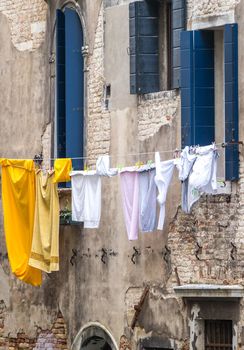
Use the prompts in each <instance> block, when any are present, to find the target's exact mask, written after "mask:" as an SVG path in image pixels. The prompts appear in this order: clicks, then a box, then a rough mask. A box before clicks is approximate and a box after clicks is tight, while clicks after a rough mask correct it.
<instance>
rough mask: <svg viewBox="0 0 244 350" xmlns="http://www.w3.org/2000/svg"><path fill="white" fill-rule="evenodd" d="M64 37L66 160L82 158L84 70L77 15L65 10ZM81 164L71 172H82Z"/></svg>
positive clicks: (73, 163)
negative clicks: (77, 170) (79, 170)
mask: <svg viewBox="0 0 244 350" xmlns="http://www.w3.org/2000/svg"><path fill="white" fill-rule="evenodd" d="M65 29H66V30H65V37H66V50H65V61H66V95H65V98H66V157H67V158H76V157H82V156H83V123H84V78H83V76H84V72H83V70H84V67H83V56H82V53H81V48H82V46H83V32H82V27H81V23H80V19H79V16H78V14H77V13H76V11H74V10H72V9H69V8H66V9H65ZM82 164H83V162H82V160H74V161H73V162H72V165H73V167H74V169H81V167H82Z"/></svg>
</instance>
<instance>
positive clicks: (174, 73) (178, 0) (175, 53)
mask: <svg viewBox="0 0 244 350" xmlns="http://www.w3.org/2000/svg"><path fill="white" fill-rule="evenodd" d="M185 17H186V4H185V0H172V6H171V18H172V28H171V30H172V48H171V51H172V69H171V81H172V88H173V89H175V88H179V87H180V35H181V32H182V31H183V30H184V29H185Z"/></svg>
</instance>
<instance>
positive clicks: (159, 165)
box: [155, 152, 175, 230]
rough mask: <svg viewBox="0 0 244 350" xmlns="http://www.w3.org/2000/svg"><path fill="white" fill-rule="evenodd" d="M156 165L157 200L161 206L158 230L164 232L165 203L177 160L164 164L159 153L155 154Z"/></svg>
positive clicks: (167, 161)
mask: <svg viewBox="0 0 244 350" xmlns="http://www.w3.org/2000/svg"><path fill="white" fill-rule="evenodd" d="M155 164H156V176H155V183H156V186H157V188H158V192H159V193H158V196H157V200H158V203H159V205H160V213H159V220H158V230H162V229H163V226H164V220H165V202H166V197H167V191H168V187H169V184H170V182H171V180H172V176H173V172H174V167H175V160H174V159H171V160H166V161H164V162H160V155H159V152H156V153H155Z"/></svg>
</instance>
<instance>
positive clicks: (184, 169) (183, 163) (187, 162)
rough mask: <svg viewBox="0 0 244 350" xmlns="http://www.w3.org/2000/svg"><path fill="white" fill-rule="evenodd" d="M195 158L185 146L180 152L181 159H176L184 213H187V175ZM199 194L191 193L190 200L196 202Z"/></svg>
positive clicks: (196, 192)
mask: <svg viewBox="0 0 244 350" xmlns="http://www.w3.org/2000/svg"><path fill="white" fill-rule="evenodd" d="M196 158H197V155H196V154H195V152H194V153H192V152H191V149H190V147H189V146H186V147H185V148H184V149H183V151H182V152H181V157H180V158H177V159H176V167H177V169H178V171H179V179H180V180H181V182H182V188H181V208H182V210H183V211H184V212H186V213H188V212H189V208H188V182H189V175H190V172H191V170H192V167H193V164H194V162H195V160H196ZM198 195H199V193H198V191H193V192H192V193H191V196H192V200H195V199H196V200H197V199H198V198H199V197H198Z"/></svg>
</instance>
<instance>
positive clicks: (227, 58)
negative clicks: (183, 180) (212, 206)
mask: <svg viewBox="0 0 244 350" xmlns="http://www.w3.org/2000/svg"><path fill="white" fill-rule="evenodd" d="M224 74H225V142H227V143H228V142H238V140H239V135H238V119H239V118H238V27H237V24H227V25H225V28H224ZM225 177H226V180H237V179H238V178H239V149H238V144H233V145H228V146H227V147H226V152H225Z"/></svg>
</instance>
